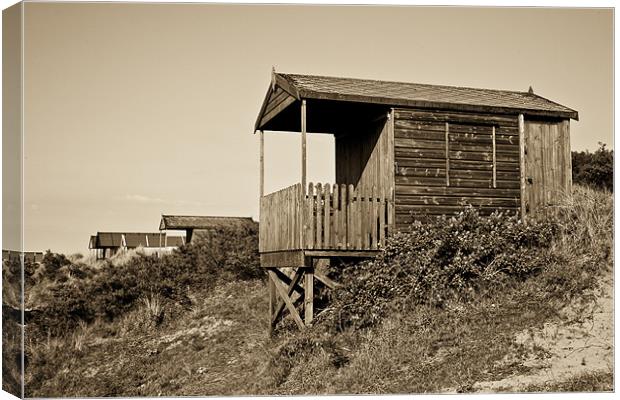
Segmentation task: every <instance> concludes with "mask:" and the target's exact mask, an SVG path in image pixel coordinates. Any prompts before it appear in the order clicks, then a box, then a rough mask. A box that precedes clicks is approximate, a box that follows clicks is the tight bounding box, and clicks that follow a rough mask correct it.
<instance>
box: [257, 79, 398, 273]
mask: <svg viewBox="0 0 620 400" xmlns="http://www.w3.org/2000/svg"><path fill="white" fill-rule="evenodd" d="M391 115H392V110H391V109H390V108H387V107H386V106H385V105H380V104H368V103H361V102H358V103H353V102H349V101H337V100H334V99H331V98H304V97H302V96H301V94H300V93H298V92H297V91H296V90H295V88H294V86H291V85H290V83H289V82H288V81H287V79H286V78H285V76H283V75H281V74H275V73H274V74H273V75H272V85H271V87H270V88H269V90H268V92H267V95H266V97H265V101H264V102H263V106H262V107H261V111H260V113H259V116H258V119H257V121H256V125H255V130H256V131H258V132H259V133H260V227H259V252H260V254H261V265H262V266H263V267H266V268H270V267H278V268H286V267H290V268H295V267H304V266H308V265H310V264H311V262H312V259H316V258H327V259H329V258H333V257H340V258H350V257H356V258H359V257H373V256H375V255H376V254H377V252H378V251H379V250H380V249H381V248H382V247H383V246H384V245H385V239H386V237H387V235H388V234H389V232H390V230H391V229H392V227H393V225H394V200H393V199H394V193H393V182H394V170H393V163H394V151H393V148H394V147H393V146H394V139H393V137H394V136H393V118H392V116H391ZM265 131H273V132H293V133H299V137H300V145H299V149H300V153H301V176H300V179H299V182H298V183H296V184H293V185H291V186H288V187H285V188H283V189H280V190H277V191H275V192H272V193H265V184H264V182H265V160H264V153H265V151H264V146H265V139H264V136H265ZM308 133H313V134H314V133H318V134H329V135H333V136H334V138H335V154H334V157H335V158H334V160H335V169H336V170H335V178H336V179H335V180H336V182H329V183H324V182H321V183H312V182H308V181H307V170H308V168H307V135H308Z"/></svg>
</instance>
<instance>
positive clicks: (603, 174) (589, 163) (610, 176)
mask: <svg viewBox="0 0 620 400" xmlns="http://www.w3.org/2000/svg"><path fill="white" fill-rule="evenodd" d="M572 164H573V182H574V183H577V184H582V185H587V186H591V187H594V188H598V189H606V190H609V191H613V187H614V152H613V150H609V149H607V148H606V145H605V144H604V143H601V142H599V148H598V149H597V150H596V151H595V152H594V153H590V152H589V151H587V150H586V151H573V152H572Z"/></svg>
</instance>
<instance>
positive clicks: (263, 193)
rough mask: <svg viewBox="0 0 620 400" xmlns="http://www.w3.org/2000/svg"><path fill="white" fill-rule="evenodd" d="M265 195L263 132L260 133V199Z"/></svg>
mask: <svg viewBox="0 0 620 400" xmlns="http://www.w3.org/2000/svg"><path fill="white" fill-rule="evenodd" d="M264 195H265V132H263V130H262V129H261V131H260V197H263V196H264Z"/></svg>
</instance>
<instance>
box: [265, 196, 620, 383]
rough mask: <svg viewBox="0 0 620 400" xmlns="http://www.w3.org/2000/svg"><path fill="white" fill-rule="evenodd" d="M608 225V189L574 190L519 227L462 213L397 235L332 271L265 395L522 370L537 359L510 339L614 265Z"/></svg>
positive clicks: (286, 346) (273, 368) (470, 378)
mask: <svg viewBox="0 0 620 400" xmlns="http://www.w3.org/2000/svg"><path fill="white" fill-rule="evenodd" d="M612 224H613V204H612V198H611V196H610V195H609V193H605V192H601V191H596V190H592V189H588V188H585V187H580V186H575V190H574V195H573V197H572V198H567V199H565V201H564V203H563V204H562V206H561V207H559V209H558V210H557V211H556V212H555V213H553V214H550V215H549V216H548V217H546V218H543V219H540V220H537V221H530V223H529V224H527V225H524V224H522V223H519V222H518V221H517V220H515V219H512V218H506V217H502V216H500V215H493V216H490V217H480V216H478V215H477V214H476V212H475V211H474V210H466V211H464V212H463V213H461V214H459V215H458V216H456V217H453V218H439V219H438V220H437V221H436V222H435V223H432V224H427V225H419V226H416V227H415V229H413V230H412V232H408V233H401V234H397V235H395V236H394V237H392V238H391V239H390V240H389V244H388V246H387V248H386V251H385V253H384V254H383V256H381V257H380V258H378V259H377V260H374V261H368V262H364V263H360V264H357V265H351V266H347V267H345V268H344V269H342V270H341V271H339V274H340V275H341V276H342V277H343V279H342V282H343V286H341V287H340V288H339V289H337V290H336V291H334V292H333V293H332V306H331V307H330V308H329V309H327V310H326V311H325V312H324V313H322V314H321V315H320V316H319V318H318V320H317V323H316V324H315V326H314V327H313V328H312V329H310V330H308V331H307V332H304V333H303V334H298V335H289V334H288V333H286V332H282V333H280V335H281V338H280V340H282V341H283V344H282V345H281V346H280V347H279V348H278V349H277V357H276V358H274V360H272V362H271V365H270V369H269V371H270V372H271V376H270V379H271V381H270V383H269V384H268V385H267V386H266V387H267V388H270V389H265V392H264V393H269V391H270V390H276V392H278V393H294V394H301V393H421V392H437V391H441V390H443V389H445V388H455V389H456V390H457V391H468V390H472V388H473V384H474V383H475V382H477V381H482V380H488V379H500V378H502V377H505V376H508V375H511V374H514V373H519V372H521V373H524V372H526V370H527V368H526V367H524V366H523V363H522V361H523V360H524V358H525V357H531V356H532V354H535V356H536V357H541V358H544V357H545V354H544V352H543V351H542V349H525V348H522V346H519V345H518V344H516V342H515V339H514V337H515V334H516V333H518V332H520V331H521V330H523V329H526V328H531V327H537V326H542V324H543V323H544V322H546V321H549V320H553V319H555V318H558V311H559V310H560V309H562V308H563V307H564V306H565V305H567V304H568V303H569V302H570V301H571V300H573V299H577V298H580V296H582V295H583V294H584V293H585V291H586V290H587V289H591V288H593V287H594V286H595V285H596V282H597V279H598V278H599V277H600V276H601V275H602V274H603V273H604V272H606V271H609V270H610V269H611V265H612V262H613V260H612V253H611V252H612V246H613V242H612V240H613V239H612ZM344 277H346V279H345V278H344ZM538 353H539V354H538ZM509 356H510V357H511V358H509V359H508V360H507V359H506V358H507V357H509Z"/></svg>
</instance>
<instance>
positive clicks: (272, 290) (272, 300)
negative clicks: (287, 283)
mask: <svg viewBox="0 0 620 400" xmlns="http://www.w3.org/2000/svg"><path fill="white" fill-rule="evenodd" d="M267 280H268V281H269V335H271V334H272V333H273V327H274V326H275V323H274V314H275V310H276V303H277V298H276V286H275V283H274V282H273V279H272V278H271V274H269V273H268V274H267Z"/></svg>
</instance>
